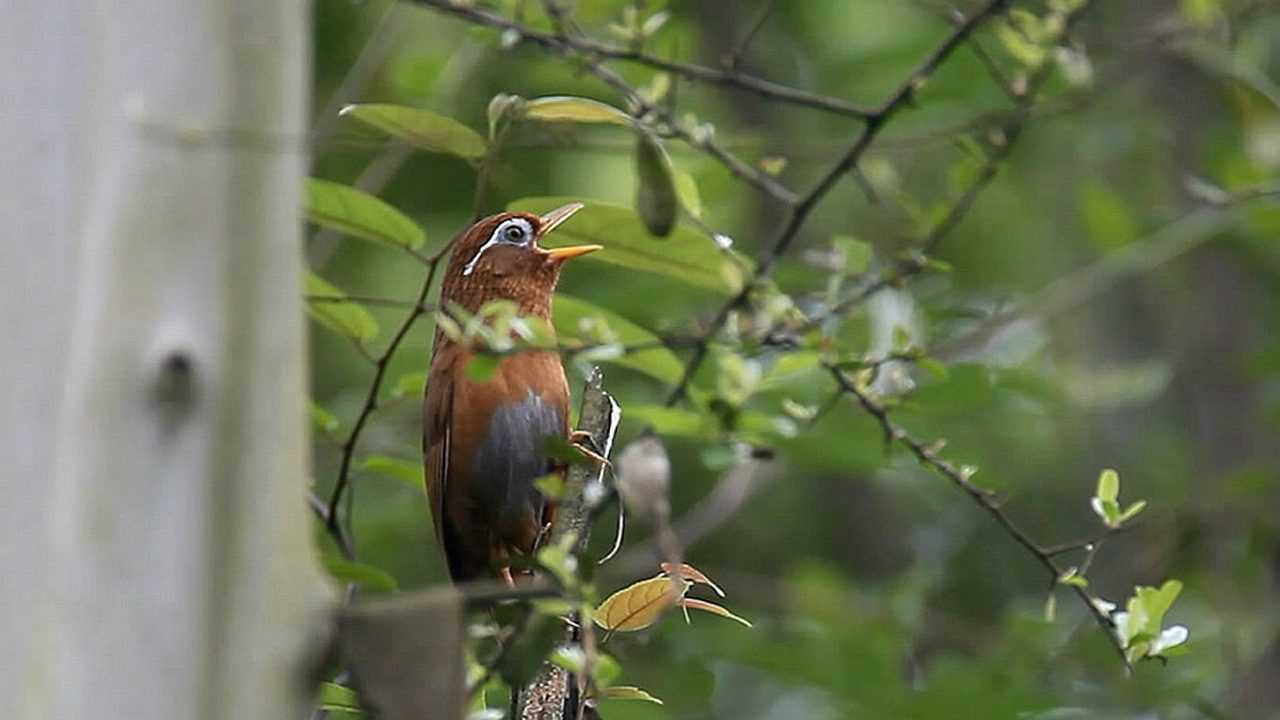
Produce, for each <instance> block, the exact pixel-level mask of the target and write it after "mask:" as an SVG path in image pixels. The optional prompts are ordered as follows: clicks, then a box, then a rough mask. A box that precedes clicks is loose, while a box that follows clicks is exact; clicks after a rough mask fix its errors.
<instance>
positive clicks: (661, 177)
mask: <svg viewBox="0 0 1280 720" xmlns="http://www.w3.org/2000/svg"><path fill="white" fill-rule="evenodd" d="M635 158H636V178H637V180H636V203H635V204H636V213H637V214H639V215H640V219H641V220H643V221H644V225H645V227H646V228H648V229H649V232H651V233H653V234H654V235H657V236H658V237H666V236H668V235H670V234H671V228H672V227H674V226H675V224H676V211H677V210H679V208H680V203H679V201H678V200H677V199H676V186H675V181H674V180H673V179H672V176H671V158H669V157H667V151H666V150H664V149H663V148H662V141H661V140H659V139H658V137H657V136H656V135H654V134H653V133H650V132H648V131H647V130H641V131H640V132H639V133H638V135H637V136H636V154H635Z"/></svg>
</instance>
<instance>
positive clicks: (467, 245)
mask: <svg viewBox="0 0 1280 720" xmlns="http://www.w3.org/2000/svg"><path fill="white" fill-rule="evenodd" d="M581 209H582V203H569V204H568V205H564V206H562V207H558V208H556V209H555V210H552V211H551V212H549V213H547V214H546V215H541V216H539V215H534V214H532V213H524V212H504V213H498V214H497V215H490V216H489V217H487V218H484V219H483V220H480V221H478V222H476V223H475V224H474V225H472V226H471V227H469V228H467V229H466V230H465V231H464V232H463V233H462V236H461V237H459V238H458V240H457V242H456V243H455V244H454V248H453V256H452V258H450V260H449V267H448V269H447V270H446V272H445V277H444V286H443V288H442V289H441V299H442V300H443V301H452V302H456V303H458V304H460V305H462V306H463V307H464V308H466V309H467V310H468V311H469V312H477V311H479V309H480V308H481V307H483V306H484V304H485V303H487V302H490V301H493V300H512V301H514V302H516V303H517V304H518V305H519V306H520V313H521V314H524V315H536V316H540V317H544V318H546V317H548V316H549V314H550V308H551V294H552V293H553V292H554V291H555V288H556V282H557V281H558V280H559V279H560V267H561V266H562V265H563V264H564V261H566V260H568V259H570V258H575V257H578V256H579V255H585V254H587V253H589V252H594V251H596V250H599V249H600V246H599V245H573V246H569V247H558V248H544V247H542V246H541V245H539V244H538V243H539V241H541V240H542V239H543V238H544V237H545V236H546V235H547V234H548V233H550V232H551V231H552V230H554V229H556V227H558V226H559V225H560V224H561V223H563V222H564V221H565V220H568V219H569V218H570V217H572V216H573V214H574V213H576V212H578V211H579V210H581Z"/></svg>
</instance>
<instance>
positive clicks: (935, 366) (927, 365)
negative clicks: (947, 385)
mask: <svg viewBox="0 0 1280 720" xmlns="http://www.w3.org/2000/svg"><path fill="white" fill-rule="evenodd" d="M915 363H916V367H918V368H920V369H921V370H924V371H925V372H927V373H929V374H930V375H932V376H933V377H934V379H935V380H944V381H945V380H946V379H947V377H948V376H949V373H948V372H947V366H946V365H944V364H943V363H942V361H940V360H938V359H937V358H931V357H929V356H927V355H926V356H923V357H918V358H916V360H915Z"/></svg>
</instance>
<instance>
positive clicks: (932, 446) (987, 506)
mask: <svg viewBox="0 0 1280 720" xmlns="http://www.w3.org/2000/svg"><path fill="white" fill-rule="evenodd" d="M827 370H828V371H830V373H831V377H832V378H833V379H834V380H835V381H836V384H837V385H838V386H839V387H840V389H841V391H843V392H844V393H845V394H847V395H850V396H852V397H853V398H854V399H855V400H857V402H858V404H859V405H860V406H861V407H862V409H863V410H865V411H866V412H867V414H868V415H870V416H871V417H873V418H875V420H876V422H878V423H879V424H880V428H881V430H883V431H884V435H885V440H886V442H888V443H890V444H892V443H896V444H899V445H901V446H903V447H905V448H907V450H909V451H910V452H911V454H912V455H914V456H915V458H916V460H918V461H920V464H922V465H924V466H925V467H928V468H929V469H931V470H933V471H934V472H936V473H938V474H940V475H942V476H943V477H945V478H946V479H948V480H950V481H951V483H952V484H953V485H955V486H956V487H957V488H959V489H960V490H962V491H963V492H964V493H965V495H967V496H968V497H969V499H970V500H972V501H973V502H974V503H976V504H977V505H978V506H979V507H981V508H982V509H983V510H985V511H986V512H987V514H988V515H990V516H991V517H992V519H994V520H995V521H996V524H998V525H999V526H1000V527H1001V528H1002V529H1003V530H1004V531H1005V533H1006V534H1008V535H1009V537H1011V538H1013V540H1014V542H1016V543H1017V544H1018V545H1021V546H1022V548H1023V549H1025V550H1026V551H1027V552H1028V553H1030V554H1031V556H1032V557H1034V558H1035V559H1036V561H1037V562H1039V563H1040V565H1041V566H1042V567H1043V568H1044V569H1045V570H1046V571H1047V572H1048V573H1049V574H1050V576H1051V577H1052V578H1053V579H1054V581H1055V582H1056V580H1057V579H1058V578H1060V577H1062V575H1063V572H1065V570H1064V568H1061V567H1059V566H1058V563H1057V561H1056V560H1054V557H1055V555H1057V554H1060V553H1059V552H1050V551H1048V550H1045V549H1044V548H1041V547H1040V546H1039V545H1038V544H1037V543H1036V542H1035V541H1034V540H1032V539H1031V537H1030V536H1029V535H1028V534H1027V533H1026V531H1025V530H1023V529H1022V528H1021V527H1019V526H1018V525H1017V523H1015V522H1014V521H1013V519H1012V518H1010V517H1009V515H1008V514H1007V513H1005V511H1004V509H1003V508H1002V507H1001V506H1000V501H999V499H998V498H997V497H996V496H995V494H994V493H992V492H990V491H989V490H986V489H984V488H981V487H978V486H977V485H975V484H974V483H973V482H972V481H971V480H970V477H972V475H973V473H974V472H975V470H973V469H969V468H959V467H956V466H955V465H953V464H952V463H951V462H950V461H948V460H946V459H945V458H943V457H942V456H940V455H939V454H938V450H939V448H940V443H938V442H932V443H926V442H924V441H921V440H918V439H916V438H915V437H914V436H912V435H911V434H909V433H908V432H907V431H906V430H904V429H903V428H902V427H901V426H899V425H898V424H896V423H894V422H893V420H892V418H890V417H889V411H888V410H887V409H886V408H885V406H884V405H881V404H880V403H879V401H877V400H876V399H875V398H874V397H873V396H872V395H871V393H870V392H869V391H867V390H864V389H862V388H860V387H859V386H858V384H857V382H856V381H854V380H852V379H851V378H849V377H848V375H846V374H845V373H844V372H843V371H842V370H840V369H839V368H836V367H833V366H827ZM1095 548H1096V545H1095ZM1053 550H1055V551H1056V550H1057V549H1056V548H1054V549H1053ZM1070 588H1071V590H1072V591H1073V592H1074V593H1075V594H1076V597H1078V598H1080V601H1081V602H1082V603H1084V605H1085V607H1086V608H1087V609H1088V611H1089V613H1090V614H1091V615H1092V616H1093V618H1094V620H1095V621H1096V622H1097V623H1098V627H1099V628H1101V630H1102V632H1103V634H1104V635H1106V637H1107V640H1108V641H1109V642H1110V644H1111V646H1112V648H1114V649H1115V651H1116V653H1117V654H1118V655H1119V656H1120V660H1121V662H1123V663H1124V667H1125V670H1126V672H1129V673H1132V672H1133V665H1132V664H1131V663H1130V662H1129V658H1128V656H1126V655H1125V649H1124V646H1123V645H1121V644H1120V640H1119V638H1117V637H1116V634H1115V625H1114V624H1113V623H1112V622H1111V618H1110V617H1108V616H1107V615H1106V614H1105V613H1103V612H1102V610H1101V609H1100V608H1099V607H1098V606H1097V604H1096V603H1094V599H1093V597H1092V596H1091V595H1089V593H1088V591H1086V590H1085V589H1084V588H1082V587H1080V586H1078V585H1070Z"/></svg>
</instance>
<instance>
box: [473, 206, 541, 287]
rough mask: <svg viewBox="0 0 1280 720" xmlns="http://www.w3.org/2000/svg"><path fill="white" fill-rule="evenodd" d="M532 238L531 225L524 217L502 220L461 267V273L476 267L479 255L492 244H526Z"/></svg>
mask: <svg viewBox="0 0 1280 720" xmlns="http://www.w3.org/2000/svg"><path fill="white" fill-rule="evenodd" d="M532 238H533V225H532V224H530V223H529V221H528V220H526V219H524V218H520V217H517V218H511V219H510V220H504V221H503V222H502V224H501V225H499V226H498V227H497V229H495V230H494V231H493V234H492V235H490V236H489V239H488V240H485V241H484V244H483V245H481V246H480V249H479V250H477V251H476V254H475V256H474V257H472V258H471V260H469V261H468V262H467V264H466V266H465V267H463V268H462V274H463V275H470V274H471V271H473V270H475V269H476V263H477V262H479V261H480V256H481V255H483V254H484V251H485V250H488V249H489V248H491V247H493V246H494V245H527V244H528V243H529V241H530V240H531V239H532Z"/></svg>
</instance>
